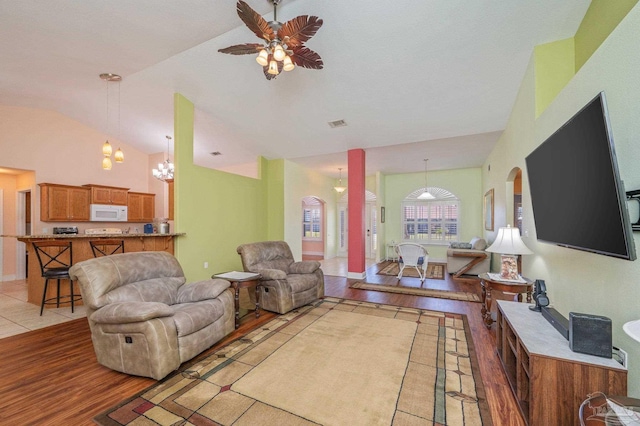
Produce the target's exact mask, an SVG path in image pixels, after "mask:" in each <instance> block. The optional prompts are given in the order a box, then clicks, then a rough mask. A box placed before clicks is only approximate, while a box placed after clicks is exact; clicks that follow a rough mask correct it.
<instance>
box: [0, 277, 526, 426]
mask: <svg viewBox="0 0 640 426" xmlns="http://www.w3.org/2000/svg"><path fill="white" fill-rule="evenodd" d="M373 268H377V266H374V267H373ZM368 280H369V281H372V280H375V281H376V282H381V283H386V284H396V283H397V282H398V281H397V279H396V278H395V277H388V276H382V275H375V273H374V274H371V273H369V274H368ZM348 281H354V280H347V279H346V278H343V277H333V276H326V277H325V293H326V295H327V296H333V297H341V298H348V299H354V300H363V301H368V302H376V303H386V304H393V305H401V306H408V307H416V308H423V309H431V310H436V311H447V312H456V313H461V314H465V315H467V318H468V321H469V326H470V328H471V332H472V335H473V342H474V346H475V348H476V353H477V355H478V360H479V364H480V372H481V375H482V380H483V383H484V387H485V391H486V395H487V399H488V401H489V405H490V409H491V415H492V417H493V423H494V425H523V424H524V423H523V421H522V418H521V416H520V414H519V412H518V409H517V407H516V403H515V400H514V398H513V396H512V394H511V390H510V389H509V385H508V384H507V381H506V378H505V376H504V373H503V371H502V368H501V366H500V362H499V360H498V357H497V355H496V353H495V326H494V329H492V330H491V331H489V330H487V329H486V328H485V327H484V325H483V322H482V319H481V317H480V304H479V303H472V302H460V301H453V300H447V299H434V298H425V297H419V296H407V295H401V294H393V293H383V292H375V291H366V290H357V289H350V288H349V286H348ZM402 285H414V286H419V285H420V281H419V280H418V279H413V278H403V279H402ZM425 286H426V287H428V288H449V289H451V290H456V291H462V290H464V291H476V292H479V288H477V287H479V286H475V285H474V284H472V283H471V282H469V281H465V282H455V281H453V280H452V279H451V278H450V277H449V276H448V275H447V276H446V279H445V280H427V281H426V282H425ZM274 316H275V314H272V313H269V312H264V311H263V313H262V315H261V316H260V318H259V319H256V318H255V317H254V316H253V315H247V316H246V317H244V318H243V320H242V324H241V326H240V328H239V329H238V330H236V331H235V332H234V333H232V334H231V335H229V336H228V337H227V338H225V339H224V340H223V341H221V342H219V343H218V344H217V345H216V346H214V347H213V348H212V349H210V350H208V351H206V352H204V353H203V354H201V355H200V356H198V357H197V358H196V360H197V359H199V358H201V357H204V356H206V355H207V354H208V353H209V352H211V351H214V350H215V349H216V348H217V347H220V346H222V345H224V344H226V343H227V342H229V341H231V340H233V339H234V338H236V337H238V336H239V335H242V334H244V333H245V332H247V331H249V330H251V329H253V328H255V327H256V326H258V325H260V324H263V323H264V322H267V321H269V320H270V319H271V318H273V317H274ZM196 360H192V361H191V362H195V361H196ZM153 383H155V381H154V380H152V379H147V378H142V377H134V376H128V375H126V374H122V373H117V372H114V371H111V370H109V369H107V368H105V367H102V366H100V365H99V364H98V363H97V362H96V358H95V355H94V352H93V347H92V344H91V335H90V332H89V326H88V323H87V320H86V319H84V318H82V319H77V320H74V321H71V322H68V323H65V324H60V325H55V326H52V327H48V328H44V329H41V330H35V331H31V332H28V333H24V334H20V335H17V336H12V337H7V338H5V339H1V340H0V395H2V398H0V424H15V425H23V424H46V425H62V424H73V425H91V424H93V422H92V420H91V419H92V418H93V416H95V415H96V414H98V413H100V412H102V411H104V410H106V409H108V408H109V407H111V406H113V405H115V404H117V403H118V402H120V401H122V400H123V399H125V398H127V397H130V396H132V395H134V394H136V393H137V392H140V391H142V390H144V389H145V388H147V387H149V386H150V385H152V384H153Z"/></svg>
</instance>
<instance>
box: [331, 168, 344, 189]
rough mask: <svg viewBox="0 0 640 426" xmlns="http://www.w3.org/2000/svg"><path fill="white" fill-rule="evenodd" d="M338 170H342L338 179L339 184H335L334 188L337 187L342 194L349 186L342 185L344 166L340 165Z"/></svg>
mask: <svg viewBox="0 0 640 426" xmlns="http://www.w3.org/2000/svg"><path fill="white" fill-rule="evenodd" d="M338 170H339V171H340V179H339V180H338V186H334V187H333V189H335V190H336V192H337V193H338V194H342V193H343V192H344V191H345V190H346V189H347V187H346V186H342V167H338Z"/></svg>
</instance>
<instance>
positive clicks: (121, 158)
mask: <svg viewBox="0 0 640 426" xmlns="http://www.w3.org/2000/svg"><path fill="white" fill-rule="evenodd" d="M113 158H115V160H116V163H122V162H124V152H122V150H121V149H120V148H118V149H117V150H116V153H115V154H114V156H113Z"/></svg>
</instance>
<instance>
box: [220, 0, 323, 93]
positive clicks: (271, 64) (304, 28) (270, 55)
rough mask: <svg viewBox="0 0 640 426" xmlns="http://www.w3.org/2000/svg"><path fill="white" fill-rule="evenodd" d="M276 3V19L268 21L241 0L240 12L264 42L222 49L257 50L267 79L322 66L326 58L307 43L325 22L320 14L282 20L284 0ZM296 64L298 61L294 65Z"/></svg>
mask: <svg viewBox="0 0 640 426" xmlns="http://www.w3.org/2000/svg"><path fill="white" fill-rule="evenodd" d="M269 2H270V3H273V21H270V22H267V21H266V20H265V19H264V18H263V17H262V16H260V14H259V13H258V12H256V11H255V10H253V9H251V7H249V5H248V4H247V3H245V2H244V1H242V0H238V4H237V10H238V16H239V17H240V19H242V22H244V23H245V25H246V26H247V27H248V28H249V29H250V30H251V31H253V32H254V33H255V35H257V36H258V37H259V38H261V39H264V44H260V43H245V44H236V45H234V46H229V47H227V48H224V49H220V50H218V52H220V53H228V54H230V55H250V54H254V53H257V54H258V56H257V57H256V61H257V62H258V63H259V64H260V65H262V69H263V71H264V76H265V77H266V78H267V80H271V79H273V78H275V77H276V76H277V75H278V74H280V73H281V72H282V70H284V71H291V70H292V69H294V68H295V66H296V65H297V66H300V67H303V68H309V69H314V70H321V69H322V67H323V66H324V64H323V63H322V58H320V55H318V54H317V53H316V52H314V51H313V50H311V49H309V48H308V47H306V46H305V45H304V42H306V41H307V40H309V39H310V38H311V37H313V36H314V35H315V33H316V32H317V31H318V30H319V29H320V27H321V26H322V19H320V18H318V17H317V16H309V15H301V16H298V17H295V18H293V19H291V20H290V21H287V22H285V23H284V24H283V23H281V22H278V14H277V7H278V4H280V2H281V0H269ZM294 64H295V65H294Z"/></svg>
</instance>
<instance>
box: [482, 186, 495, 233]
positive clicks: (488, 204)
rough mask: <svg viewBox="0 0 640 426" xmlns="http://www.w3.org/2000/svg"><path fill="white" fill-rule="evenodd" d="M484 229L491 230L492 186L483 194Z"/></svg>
mask: <svg viewBox="0 0 640 426" xmlns="http://www.w3.org/2000/svg"><path fill="white" fill-rule="evenodd" d="M484 229H486V230H487V231H493V188H492V189H490V190H488V191H487V193H486V194H484Z"/></svg>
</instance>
